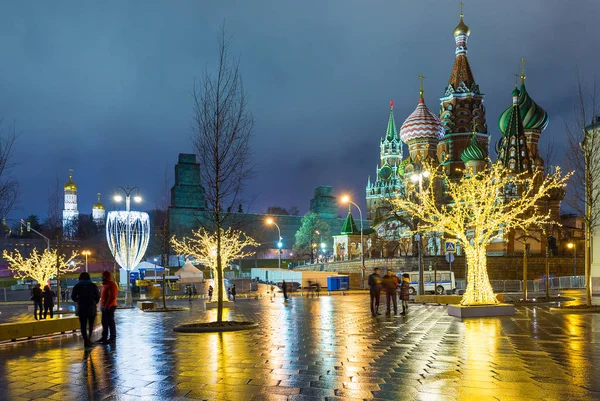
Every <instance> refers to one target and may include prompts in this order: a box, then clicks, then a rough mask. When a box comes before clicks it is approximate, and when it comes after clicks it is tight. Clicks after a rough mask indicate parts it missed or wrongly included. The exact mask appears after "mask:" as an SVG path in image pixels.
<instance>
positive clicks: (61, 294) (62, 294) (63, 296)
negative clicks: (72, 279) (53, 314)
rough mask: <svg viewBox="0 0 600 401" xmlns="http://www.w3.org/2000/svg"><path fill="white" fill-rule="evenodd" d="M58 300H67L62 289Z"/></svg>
mask: <svg viewBox="0 0 600 401" xmlns="http://www.w3.org/2000/svg"><path fill="white" fill-rule="evenodd" d="M60 300H61V301H63V302H65V301H66V300H67V298H66V292H65V289H64V288H63V289H62V290H60Z"/></svg>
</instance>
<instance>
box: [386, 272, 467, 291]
mask: <svg viewBox="0 0 600 401" xmlns="http://www.w3.org/2000/svg"><path fill="white" fill-rule="evenodd" d="M406 273H407V274H408V275H410V287H409V292H410V295H416V294H417V292H418V290H419V272H406ZM402 274H404V273H398V279H400V280H402ZM423 284H424V287H425V288H424V289H425V293H427V292H432V293H435V294H438V295H443V294H452V293H454V290H455V289H456V281H455V280H454V272H451V271H449V270H438V271H437V272H436V277H435V280H434V277H433V271H426V272H423Z"/></svg>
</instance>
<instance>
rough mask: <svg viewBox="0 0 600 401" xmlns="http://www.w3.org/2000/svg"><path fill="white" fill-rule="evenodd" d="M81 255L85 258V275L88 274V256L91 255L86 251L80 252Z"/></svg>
mask: <svg viewBox="0 0 600 401" xmlns="http://www.w3.org/2000/svg"><path fill="white" fill-rule="evenodd" d="M81 254H82V255H83V256H85V272H86V273H87V272H88V256H90V255H91V254H92V253H91V252H90V251H88V250H87V249H86V250H85V251H81Z"/></svg>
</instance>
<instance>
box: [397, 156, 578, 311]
mask: <svg viewBox="0 0 600 401" xmlns="http://www.w3.org/2000/svg"><path fill="white" fill-rule="evenodd" d="M423 170H424V171H430V172H431V175H430V176H429V179H428V180H427V182H426V183H423V186H422V190H421V191H414V189H415V188H412V190H411V188H407V193H412V192H416V196H417V198H418V200H419V201H418V202H415V201H414V199H409V198H402V197H397V198H395V199H393V200H392V203H393V205H394V208H395V210H396V211H397V213H399V214H407V215H409V216H411V217H414V218H417V219H419V220H420V225H419V230H421V231H429V232H444V233H446V234H447V235H449V236H450V237H451V238H456V241H457V242H459V243H460V244H461V245H462V247H463V249H464V252H465V256H466V258H467V288H466V291H465V294H464V296H463V299H462V302H461V303H462V304H463V305H489V304H496V303H497V302H498V301H497V300H496V297H495V295H494V292H493V290H492V286H491V285H490V280H489V278H488V273H487V263H486V250H487V246H488V245H489V244H490V243H491V242H492V240H494V239H495V238H497V237H499V236H502V235H503V234H504V235H506V234H507V233H509V232H510V231H512V230H522V231H523V232H525V233H526V232H527V231H528V230H531V229H536V228H540V227H542V225H544V224H547V223H548V222H549V221H550V220H551V218H550V214H549V213H545V212H544V211H543V210H541V208H539V207H538V205H539V204H540V203H541V202H543V200H545V199H547V197H548V196H550V195H551V194H552V193H554V192H556V191H562V190H563V189H564V187H565V185H566V180H567V179H568V178H569V176H570V174H567V175H565V176H563V175H561V173H560V170H559V169H557V171H556V172H555V173H554V174H550V175H544V174H543V172H540V171H539V170H536V172H535V173H533V174H531V173H514V172H512V171H511V170H509V169H507V168H505V167H504V166H502V165H501V164H500V163H494V164H491V165H490V166H489V167H488V168H486V169H484V170H483V171H480V172H477V173H473V172H472V171H469V174H465V175H463V176H462V177H461V178H460V179H452V178H450V177H448V176H447V175H446V174H445V172H444V170H443V169H442V168H441V167H439V166H434V165H426V163H424V164H423ZM443 187H444V189H445V191H444V194H443V196H444V197H445V199H446V201H445V202H441V201H440V200H441V196H440V195H441V191H442V188H443Z"/></svg>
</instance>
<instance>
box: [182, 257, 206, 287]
mask: <svg viewBox="0 0 600 401" xmlns="http://www.w3.org/2000/svg"><path fill="white" fill-rule="evenodd" d="M175 275H176V276H179V282H180V283H199V282H201V281H202V280H204V273H202V271H201V270H199V269H198V268H197V267H195V266H194V265H193V264H192V263H191V262H190V261H189V260H188V261H186V262H185V264H184V265H183V266H182V267H181V268H180V269H179V270H177V271H176V272H175Z"/></svg>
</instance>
